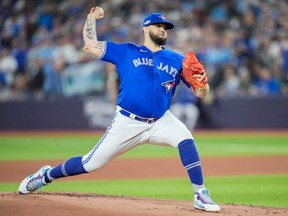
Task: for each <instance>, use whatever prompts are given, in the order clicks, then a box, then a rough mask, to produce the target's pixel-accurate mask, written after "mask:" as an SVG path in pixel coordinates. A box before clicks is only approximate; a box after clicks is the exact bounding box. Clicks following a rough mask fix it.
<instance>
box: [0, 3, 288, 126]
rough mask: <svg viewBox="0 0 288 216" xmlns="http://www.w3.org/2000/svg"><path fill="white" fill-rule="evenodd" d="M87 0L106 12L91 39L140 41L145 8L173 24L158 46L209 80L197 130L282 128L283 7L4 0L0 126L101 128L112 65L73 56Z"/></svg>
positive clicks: (285, 70) (286, 87)
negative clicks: (192, 58)
mask: <svg viewBox="0 0 288 216" xmlns="http://www.w3.org/2000/svg"><path fill="white" fill-rule="evenodd" d="M94 4H98V5H100V6H102V7H103V8H104V9H105V13H106V16H105V18H104V19H103V20H101V21H99V22H97V34H98V38H99V40H111V41H115V42H127V41H132V42H135V43H136V44H141V43H142V30H141V22H142V20H143V18H144V17H145V16H146V15H147V14H148V13H150V12H163V13H164V14H165V15H166V17H167V18H168V19H169V20H171V21H172V22H173V23H175V25H176V28H175V29H174V30H172V31H169V40H168V44H167V46H168V47H169V48H172V49H175V50H176V51H179V52H180V53H186V52H188V51H191V50H193V51H195V52H196V54H197V56H198V57H199V59H200V60H201V61H202V62H203V64H204V65H205V67H206V71H207V73H208V74H209V79H210V87H211V94H210V95H209V97H207V98H206V99H205V100H201V101H199V102H198V104H197V105H198V106H199V108H200V110H201V115H200V118H199V121H198V124H197V127H198V128H245V127H248V128H257V127H258V128H287V124H288V123H287V122H288V121H287V114H286V110H287V107H288V105H287V103H288V102H287V95H288V35H287V34H288V33H287V32H288V20H287V16H286V15H287V13H288V5H287V1H275V0H265V1H258V0H244V1H238V0H234V1H217V0H210V1H208V0H195V1H187V0H180V1H170V0H167V1H157V0H156V1H149V2H143V1H140V0H136V1H132V0H106V1H95V2H94V1H87V0H84V1H80V0H73V1H62V0H52V1H36V0H34V1H33V0H31V1H24V0H13V1H8V0H3V1H1V3H0V31H1V32H0V33H1V34H0V35H1V36H0V42H1V46H0V101H1V106H0V107H1V110H0V111H1V112H0V117H1V119H2V121H1V123H0V126H1V128H0V129H4V130H5V129H7V130H13V129H25V128H27V129H37V128H38V127H39V128H41V129H45V128H46V129H57V128H58V129H65V127H66V126H67V127H68V129H71V128H73V125H74V128H76V129H89V128H93V129H95V128H105V127H106V126H107V124H109V120H108V119H109V117H110V116H111V115H112V113H113V108H112V107H113V106H114V104H115V100H116V95H117V75H116V73H115V69H114V67H113V66H112V65H110V64H103V63H102V62H99V61H95V58H94V57H93V56H91V55H89V54H86V53H84V52H83V50H82V46H83V41H82V28H83V24H84V22H85V17H86V14H87V12H88V11H89V9H90V7H91V6H93V5H94ZM175 100H177V96H176V99H175ZM97 105H99V106H97ZM101 107H102V108H101ZM105 107H106V108H107V107H109V108H108V109H105ZM70 109H71V112H70V114H71V115H69V112H68V113H67V112H66V111H67V110H70ZM276 109H277V112H275V110H276ZM259 110H263V111H259ZM53 112H54V114H48V115H47V113H53ZM11 113H14V114H15V115H12V114H11ZM29 113H34V114H35V117H37V118H38V119H39V117H41V116H43V114H44V117H43V119H42V121H39V120H37V119H36V118H34V116H33V115H30V116H29V115H28V116H27V115H26V114H29ZM45 113H46V115H45ZM65 113H66V115H65ZM97 113H98V114H97ZM45 116H47V118H45ZM61 116H65V119H64V118H61ZM73 116H74V118H75V120H72V118H73ZM103 116H104V117H103ZM215 116H218V117H215ZM14 117H15V118H16V117H22V118H23V121H22V122H25V124H24V125H23V126H21V124H20V125H18V124H19V122H17V121H15V118H14ZM253 117H254V119H253ZM103 118H104V119H103ZM97 119H101V120H98V121H97ZM252 119H253V121H252ZM64 120H65V121H66V122H67V124H64V123H63V121H64ZM53 121H54V124H53V123H52V122H53ZM61 122H62V123H61ZM99 122H100V123H99ZM101 122H102V123H101ZM247 122H248V123H247ZM38 124H40V125H38ZM45 125H46V126H45ZM51 125H52V126H51Z"/></svg>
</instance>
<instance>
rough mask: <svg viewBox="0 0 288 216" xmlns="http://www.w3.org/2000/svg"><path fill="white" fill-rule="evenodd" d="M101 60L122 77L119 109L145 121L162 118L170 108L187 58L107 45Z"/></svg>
mask: <svg viewBox="0 0 288 216" xmlns="http://www.w3.org/2000/svg"><path fill="white" fill-rule="evenodd" d="M104 47H105V49H104V52H103V54H102V55H101V56H100V57H99V59H101V60H103V61H107V62H111V63H113V64H115V65H116V70H117V72H118V75H119V79H120V85H119V96H118V101H117V105H119V106H120V107H122V108H123V109H125V110H127V111H129V112H131V113H133V114H135V115H138V116H141V117H145V118H160V117H161V116H162V115H163V114H164V113H165V112H166V111H167V110H168V109H169V107H170V104H171V100H172V96H173V95H174V93H175V90H176V86H177V85H178V84H179V82H180V79H181V77H180V73H181V72H182V61H183V58H184V56H183V55H181V54H179V53H176V52H174V51H171V50H169V49H162V50H159V51H157V52H154V53H153V52H152V51H150V50H149V49H148V48H147V47H145V46H144V45H142V46H137V45H135V44H132V43H122V44H117V43H113V42H105V46H104Z"/></svg>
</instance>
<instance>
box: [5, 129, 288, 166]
mask: <svg viewBox="0 0 288 216" xmlns="http://www.w3.org/2000/svg"><path fill="white" fill-rule="evenodd" d="M99 139H100V137H96V136H95V137H91V136H87V137H84V136H79V137H77V136H73V137H71V136H69V135H67V136H60V137H59V136H38V137H37V136H31V137H27V136H23V137H19V136H18V137H7V136H4V137H0V161H9V160H13V161H21V160H47V159H52V160H53V159H67V158H68V157H71V156H74V155H83V154H86V153H87V152H89V151H90V150H91V149H92V148H93V146H94V145H95V144H96V143H97V141H98V140H99ZM195 140H196V145H197V147H198V150H199V152H200V154H201V156H234V155H288V135H287V136H283V135H282V136H277V135H273V136H272V135H269V136H259V135H258V136H256V135H255V136H251V135H249V136H245V135H233V136H229V135H226V136H225V135H223V136H219V135H218V136H214V135H213V134H212V135H209V134H204V135H197V136H195ZM156 157H157V158H158V157H178V151H177V150H175V149H174V148H169V147H161V146H154V145H142V146H139V147H136V148H135V149H133V150H132V151H130V152H128V153H126V154H124V155H123V156H121V158H156Z"/></svg>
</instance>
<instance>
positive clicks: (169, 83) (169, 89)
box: [161, 80, 175, 94]
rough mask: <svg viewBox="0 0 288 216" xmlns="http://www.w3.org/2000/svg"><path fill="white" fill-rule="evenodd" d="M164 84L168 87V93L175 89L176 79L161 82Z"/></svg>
mask: <svg viewBox="0 0 288 216" xmlns="http://www.w3.org/2000/svg"><path fill="white" fill-rule="evenodd" d="M161 85H162V86H164V88H165V89H166V94H168V93H169V92H170V91H171V89H173V87H174V86H175V80H170V81H166V82H163V83H161Z"/></svg>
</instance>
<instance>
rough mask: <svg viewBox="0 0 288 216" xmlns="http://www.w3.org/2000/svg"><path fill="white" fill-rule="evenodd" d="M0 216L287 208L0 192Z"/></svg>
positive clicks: (163, 215)
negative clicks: (197, 205) (196, 206)
mask: <svg viewBox="0 0 288 216" xmlns="http://www.w3.org/2000/svg"><path fill="white" fill-rule="evenodd" d="M0 195H1V196H0V197H1V198H0V215H1V216H8V215H9V216H11V215H13V216H20V215H21V216H22V215H43V216H45V215H49V216H57V215H60V216H74V215H75V216H79V215H85V216H90V215H91V216H124V215H125V216H130V215H131V216H135V215H137V216H151V215H152V216H170V215H171V216H172V215H173V216H175V215H179V216H186V215H187V216H188V215H189V216H191V215H193V216H206V215H207V216H209V215H214V216H215V215H217V216H221V215H231V216H235V215H236V216H237V215H241V216H246V215H247V216H248V215H249V216H254V215H255V216H259V215H265V216H269V215H274V216H275V215H288V210H287V209H277V208H269V207H254V206H244V205H234V204H231V205H220V206H221V208H222V209H221V212H220V213H216V214H215V213H207V212H203V211H199V210H195V209H194V208H193V204H192V202H191V201H175V200H162V199H149V198H140V197H124V196H107V195H97V194H79V193H44V192H41V193H38V194H29V195H19V194H17V193H1V194H0Z"/></svg>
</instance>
